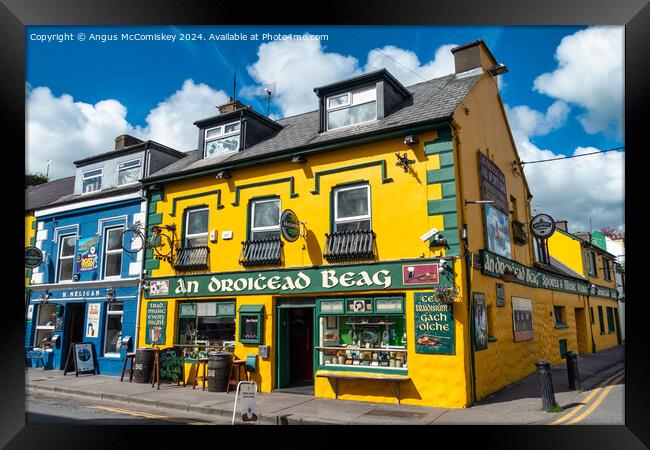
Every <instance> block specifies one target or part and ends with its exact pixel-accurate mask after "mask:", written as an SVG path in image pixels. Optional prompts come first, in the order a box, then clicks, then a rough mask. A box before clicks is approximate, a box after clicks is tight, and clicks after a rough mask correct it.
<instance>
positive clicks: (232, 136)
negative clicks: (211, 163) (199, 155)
mask: <svg viewBox="0 0 650 450" xmlns="http://www.w3.org/2000/svg"><path fill="white" fill-rule="evenodd" d="M239 128H240V125H239V122H232V123H227V124H223V125H219V126H217V127H213V128H208V129H207V130H205V146H204V148H205V152H204V157H206V158H209V157H212V156H217V155H220V154H223V153H228V152H236V151H237V150H239V138H240V133H239Z"/></svg>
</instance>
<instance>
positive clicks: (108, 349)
mask: <svg viewBox="0 0 650 450" xmlns="http://www.w3.org/2000/svg"><path fill="white" fill-rule="evenodd" d="M183 157H185V154H184V153H182V152H178V151H176V150H174V149H171V148H168V147H165V146H163V145H161V144H158V143H156V142H153V141H146V142H143V141H140V140H138V139H135V138H132V137H131V136H126V135H123V136H119V137H118V138H116V145H115V150H112V151H110V152H106V153H102V154H100V155H96V156H93V157H90V158H86V159H84V160H80V161H75V165H76V166H77V170H76V174H75V185H74V191H73V192H72V193H71V194H69V195H65V196H63V197H61V198H58V199H57V200H55V201H52V202H50V203H48V204H46V205H44V206H42V207H41V208H39V209H37V210H36V211H35V212H34V216H35V217H36V221H35V225H34V226H35V228H36V236H35V238H34V244H35V245H36V246H37V247H38V248H40V249H41V250H42V252H43V255H44V256H43V263H42V264H41V265H40V266H39V267H37V268H35V269H34V270H33V271H32V274H31V281H30V286H29V287H28V289H29V291H28V298H29V304H28V310H27V326H26V333H25V346H26V347H27V348H29V347H35V348H42V349H45V350H46V356H45V360H44V362H45V366H46V368H48V369H55V370H64V369H67V370H74V365H73V362H72V359H70V361H68V353H69V350H70V346H71V344H72V343H76V342H88V343H91V344H93V349H94V353H95V358H96V364H95V365H96V367H97V368H98V370H99V373H102V374H109V375H111V374H112V375H118V374H120V371H121V369H122V367H123V363H124V358H125V355H126V353H127V352H131V351H134V350H135V348H136V346H137V345H138V343H137V338H136V337H137V334H138V333H137V329H136V326H137V325H136V324H137V320H138V317H137V311H138V310H139V308H138V303H139V296H140V295H139V294H140V291H139V286H140V279H141V275H142V269H143V251H144V250H140V251H134V249H132V248H129V247H128V245H130V244H129V243H127V241H128V240H125V239H124V238H123V232H124V231H125V230H126V229H127V228H129V227H131V226H132V225H133V224H134V223H136V222H139V223H140V224H141V225H142V226H144V225H145V224H146V216H147V210H146V207H147V206H146V201H145V199H144V196H143V191H142V187H141V185H140V183H139V181H138V180H139V179H141V178H143V177H144V176H146V175H148V174H149V173H153V172H155V171H157V170H159V169H160V168H162V167H165V166H166V165H168V164H170V163H172V162H175V161H177V160H178V159H180V158H183ZM32 364H35V362H32ZM39 365H40V363H39Z"/></svg>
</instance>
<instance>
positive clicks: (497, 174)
mask: <svg viewBox="0 0 650 450" xmlns="http://www.w3.org/2000/svg"><path fill="white" fill-rule="evenodd" d="M478 172H479V180H480V181H479V183H480V187H481V200H492V201H494V203H493V204H492V205H493V206H494V207H495V208H497V209H499V210H500V211H501V212H503V213H508V200H507V198H506V176H505V175H504V174H503V172H502V171H501V169H499V166H497V165H496V164H495V163H494V161H492V160H491V159H490V158H488V157H487V156H485V155H484V154H483V153H481V152H480V151H479V152H478Z"/></svg>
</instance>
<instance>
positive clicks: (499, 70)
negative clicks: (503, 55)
mask: <svg viewBox="0 0 650 450" xmlns="http://www.w3.org/2000/svg"><path fill="white" fill-rule="evenodd" d="M507 71H508V68H507V67H506V66H505V65H504V64H500V63H499V64H495V65H493V66H492V67H490V70H488V72H489V73H490V75H492V76H493V77H496V76H497V75H501V74H503V73H506V72H507Z"/></svg>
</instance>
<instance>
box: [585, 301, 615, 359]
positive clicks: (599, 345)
mask: <svg viewBox="0 0 650 450" xmlns="http://www.w3.org/2000/svg"><path fill="white" fill-rule="evenodd" d="M589 303H590V305H591V307H592V308H593V309H594V323H592V324H591V332H592V333H593V338H594V344H595V346H596V351H597V352H599V351H601V350H606V349H608V348H612V347H615V346H617V345H618V337H617V335H616V329H618V327H619V326H620V323H617V322H616V315H614V331H613V332H609V331H608V330H609V329H608V327H607V308H608V307H609V308H613V309H615V310H618V302H617V301H616V300H610V299H605V298H598V297H590V298H589ZM599 306H601V307H602V309H603V329H604V332H603V333H601V332H600V320H599V317H598V307H599ZM619 316H620V313H619ZM619 320H620V318H619Z"/></svg>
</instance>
